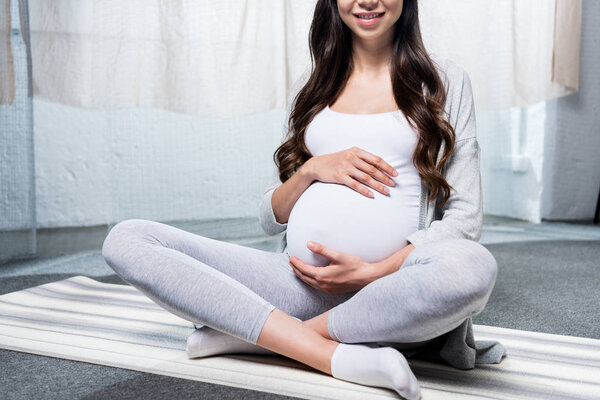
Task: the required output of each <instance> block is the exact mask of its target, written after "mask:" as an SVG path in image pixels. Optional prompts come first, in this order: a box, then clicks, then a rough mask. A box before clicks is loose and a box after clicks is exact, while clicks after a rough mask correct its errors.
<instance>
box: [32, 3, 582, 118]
mask: <svg viewBox="0 0 600 400" xmlns="http://www.w3.org/2000/svg"><path fill="white" fill-rule="evenodd" d="M567 3H568V4H567ZM578 3H579V1H577V0H562V1H561V0H554V1H550V0H528V1H516V0H495V1H480V0H456V1H452V2H449V1H445V0H423V1H421V2H420V17H421V25H422V31H423V36H424V40H425V43H426V46H427V49H428V50H429V51H433V52H435V53H438V54H441V55H446V56H449V57H451V58H453V59H455V60H456V61H457V62H459V63H460V64H461V65H462V66H463V67H464V68H465V69H466V70H467V71H468V72H469V74H470V76H471V79H472V81H473V87H474V90H475V92H476V93H475V97H476V101H477V102H478V106H479V108H480V109H482V110H483V109H485V110H491V109H502V108H508V107H513V106H525V105H528V104H532V103H536V102H539V101H542V100H546V99H550V98H554V97H557V96H561V95H565V94H568V93H572V92H573V91H575V90H577V82H578V79H577V72H578V68H577V67H578V64H577V63H576V59H574V58H573V54H574V53H573V52H560V51H559V52H557V53H555V52H554V50H555V47H554V31H555V20H556V21H557V23H558V24H557V26H556V27H557V29H559V30H560V32H561V34H560V35H559V36H558V38H560V39H561V41H560V42H557V44H558V46H559V50H560V49H565V48H567V49H578V46H579V43H578V38H579V36H578V35H579V32H578V28H577V27H575V26H572V25H569V23H570V21H569V20H568V19H567V20H566V21H565V20H563V19H564V18H565V13H566V12H568V11H569V10H574V9H576V8H577V4H578ZM31 4H32V7H31V29H32V37H33V63H34V89H35V95H36V96H39V97H43V98H45V99H47V100H50V101H53V102H60V103H63V104H68V105H71V106H76V107H83V108H92V109H121V108H129V107H152V108H160V109H165V110H170V111H176V112H182V113H190V114H195V115H208V116H218V117H231V116H235V115H243V114H248V113H255V112H264V111H267V110H270V109H277V108H282V107H284V105H285V101H286V95H287V91H286V88H287V87H288V86H289V85H290V84H291V82H293V80H294V78H297V77H298V76H299V74H300V73H301V72H302V70H303V67H305V66H306V65H308V64H309V63H310V61H309V58H308V47H307V42H308V29H309V25H310V22H311V17H312V11H313V9H314V4H315V1H314V0H310V1H309V0H303V1H289V0H287V1H273V0H245V1H241V0H221V1H218V2H213V1H210V2H209V1H198V0H195V1H193V0H189V1H185V0H128V1H126V2H123V1H120V0H87V1H81V0H53V1H47V0H31ZM557 11H558V13H557ZM557 18H558V19H557ZM553 54H554V55H555V56H556V57H557V58H556V59H555V60H554V63H553ZM564 66H569V67H572V68H564ZM553 70H557V71H559V72H560V74H559V75H558V76H556V77H555V80H553Z"/></svg>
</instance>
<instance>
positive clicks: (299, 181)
mask: <svg viewBox="0 0 600 400" xmlns="http://www.w3.org/2000/svg"><path fill="white" fill-rule="evenodd" d="M310 160H311V159H308V160H307V161H306V162H305V163H304V164H302V166H301V167H300V168H298V170H296V172H295V173H294V174H293V175H292V176H291V177H290V178H289V179H288V180H287V181H285V182H284V183H282V184H281V185H280V186H279V187H277V189H275V191H274V192H273V195H272V197H271V207H272V208H273V214H274V215H275V220H276V221H277V222H279V223H280V224H284V223H286V222H287V221H288V218H289V216H290V213H291V212H292V208H293V207H294V204H296V201H297V200H298V198H300V195H302V193H304V191H305V190H306V189H307V188H308V187H309V186H310V184H311V183H312V182H313V181H314V180H315V179H314V177H313V174H312V171H311V170H310V165H309V162H310Z"/></svg>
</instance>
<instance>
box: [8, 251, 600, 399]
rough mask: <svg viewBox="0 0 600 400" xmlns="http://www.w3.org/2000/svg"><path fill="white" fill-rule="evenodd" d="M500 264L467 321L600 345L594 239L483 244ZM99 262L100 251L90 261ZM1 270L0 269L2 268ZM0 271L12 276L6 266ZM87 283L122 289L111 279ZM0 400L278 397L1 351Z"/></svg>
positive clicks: (16, 280)
mask: <svg viewBox="0 0 600 400" xmlns="http://www.w3.org/2000/svg"><path fill="white" fill-rule="evenodd" d="M484 245H485V246H486V247H487V248H488V249H489V250H490V251H491V252H492V254H494V256H495V257H496V260H497V261H498V265H499V272H498V278H497V281H496V286H495V288H494V291H493V293H492V295H491V297H490V299H489V302H488V305H487V307H486V308H485V310H484V311H483V312H482V313H481V314H479V315H477V316H475V317H473V323H475V324H481V325H492V326H499V327H505V328H513V329H522V330H529V331H537V332H546V333H554V334H561V335H572V336H583V337H589V338H595V339H600V311H599V310H598V304H600V292H599V291H598V290H597V286H598V282H600V264H599V261H598V260H600V241H595V240H589V241H563V240H555V241H542V240H535V241H525V242H523V241H521V242H510V243H489V244H484ZM90 257H100V260H97V259H96V260H94V262H98V263H100V264H101V263H102V260H101V255H100V253H98V254H96V255H95V256H94V255H92V256H90ZM3 269H4V268H3ZM4 271H10V266H7V267H6V268H5V269H4ZM74 275H86V274H84V273H81V271H80V270H77V271H74V272H72V273H69V272H66V271H65V272H63V273H53V274H29V275H16V274H11V273H9V274H4V276H3V277H2V285H1V286H0V293H1V294H3V293H9V292H12V291H16V290H21V289H24V288H27V287H31V286H36V285H40V284H43V283H47V282H54V281H57V280H61V279H65V278H68V277H70V276H74ZM90 277H92V278H93V279H96V280H98V281H102V282H111V283H121V284H125V283H124V282H123V281H122V280H121V279H120V278H119V277H117V276H116V275H113V274H107V275H103V276H98V275H97V274H96V275H94V274H91V276H90ZM0 363H1V365H2V373H1V374H0V387H2V388H3V392H2V397H3V398H10V399H30V398H34V397H42V398H103V399H104V398H114V397H119V398H140V397H143V398H146V399H162V398H166V397H169V398H172V397H176V398H191V397H194V398H201V399H213V398H215V399H216V398H219V399H228V398H245V399H275V398H277V399H280V398H288V397H285V396H279V395H275V394H269V393H263V392H256V391H250V390H244V389H239V388H232V387H227V386H220V385H214V384H208V383H203V382H196V381H189V380H183V379H177V378H171V377H166V376H159V375H154V374H147V373H142V372H137V371H129V370H124V369H119V368H112V367H105V366H100V365H93V364H88V363H82V362H76V361H70V360H63V359H57V358H51V357H43V356H37V355H32V354H26V353H20V352H13V351H6V350H0Z"/></svg>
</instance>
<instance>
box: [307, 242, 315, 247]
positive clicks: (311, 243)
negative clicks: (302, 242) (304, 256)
mask: <svg viewBox="0 0 600 400" xmlns="http://www.w3.org/2000/svg"><path fill="white" fill-rule="evenodd" d="M307 244H308V247H313V246H314V245H315V244H314V243H313V242H308V243H307Z"/></svg>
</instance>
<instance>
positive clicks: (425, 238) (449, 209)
mask: <svg viewBox="0 0 600 400" xmlns="http://www.w3.org/2000/svg"><path fill="white" fill-rule="evenodd" d="M430 57H431V58H432V60H433V61H434V64H435V65H436V68H437V69H438V72H439V73H440V76H441V77H442V80H443V81H444V86H445V88H446V91H447V100H446V106H445V110H446V112H447V113H448V116H449V120H448V121H449V122H450V124H451V125H452V126H453V127H454V130H455V132H456V142H455V148H454V151H453V153H452V156H451V158H450V159H449V162H448V163H447V164H446V166H445V168H444V171H443V174H444V177H445V178H446V181H447V182H448V183H449V184H450V185H451V186H452V187H453V188H454V189H456V191H452V194H451V196H450V198H449V200H448V201H447V202H446V204H445V205H444V207H440V206H439V198H437V199H435V201H434V205H433V206H430V204H429V203H428V202H427V196H428V194H429V190H428V189H427V188H426V187H425V186H424V185H423V184H421V205H420V212H419V226H418V230H417V231H415V232H413V233H412V234H410V235H409V236H408V237H407V240H408V241H409V242H410V243H412V244H413V245H414V246H415V247H419V246H420V245H422V244H423V243H427V242H429V241H431V240H439V239H444V238H467V239H471V240H475V241H479V239H480V237H481V229H482V222H483V199H482V187H481V173H480V169H479V155H480V148H479V144H478V142H477V128H476V122H475V108H474V104H473V93H472V89H471V81H470V78H469V76H468V74H467V73H466V71H464V70H463V69H462V68H461V67H460V66H459V65H458V64H456V63H455V62H454V61H453V60H451V59H448V58H441V57H438V56H436V55H435V54H430ZM309 75H310V69H307V70H306V71H304V73H303V74H302V76H301V77H300V78H299V79H298V80H297V81H296V82H295V83H294V84H293V85H292V86H291V89H290V94H289V96H288V102H287V114H286V119H285V121H284V139H285V138H286V136H287V135H288V132H287V118H288V117H289V115H290V112H291V108H292V103H293V100H294V98H295V96H296V94H297V93H298V91H299V90H300V89H301V88H302V86H303V85H304V84H305V82H306V80H307V79H308V77H309ZM443 150H444V147H443V143H442V148H440V151H439V153H438V158H437V160H438V161H439V159H440V157H441V155H442V153H443ZM281 184H282V182H281V180H280V179H279V171H278V169H277V168H276V167H275V168H274V171H273V174H272V177H271V182H270V183H269V185H268V187H267V189H266V190H265V192H264V194H263V196H262V200H261V204H260V211H259V220H260V224H261V226H262V228H263V230H264V231H265V232H266V233H267V234H269V235H275V234H278V233H280V232H283V231H285V230H286V228H287V223H283V224H281V223H279V222H277V221H276V220H275V215H274V214H273V208H272V205H271V197H272V195H273V192H274V191H275V189H276V188H277V187H278V186H280V185H281ZM277 251H278V252H285V253H287V254H289V253H288V252H287V240H286V234H285V233H284V235H283V237H282V239H281V241H280V243H279V246H278V249H277ZM401 351H402V353H403V354H405V355H406V356H407V357H411V356H415V357H417V356H419V357H423V358H426V359H433V360H436V359H439V358H441V359H443V360H445V361H446V362H447V363H448V364H450V365H452V366H454V367H456V368H460V369H471V368H474V366H475V364H490V363H499V362H500V361H501V360H502V357H503V356H504V355H505V354H506V350H505V348H504V346H503V345H502V344H501V343H500V342H497V341H482V340H478V341H475V339H474V336H473V322H472V319H471V317H469V318H468V319H466V320H465V321H464V322H463V323H462V324H461V325H460V326H458V327H457V328H455V329H453V330H452V331H450V332H447V333H445V334H443V335H441V336H439V337H438V338H436V339H435V340H434V341H433V342H431V343H429V344H427V345H426V346H425V347H423V348H418V349H410V350H401Z"/></svg>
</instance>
